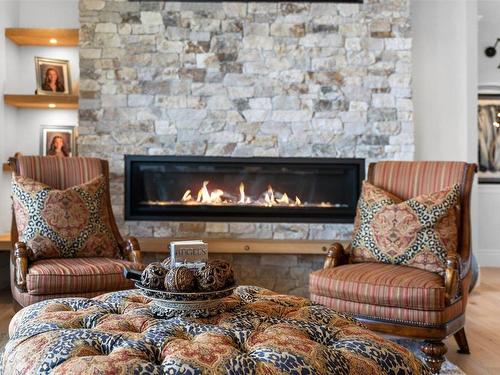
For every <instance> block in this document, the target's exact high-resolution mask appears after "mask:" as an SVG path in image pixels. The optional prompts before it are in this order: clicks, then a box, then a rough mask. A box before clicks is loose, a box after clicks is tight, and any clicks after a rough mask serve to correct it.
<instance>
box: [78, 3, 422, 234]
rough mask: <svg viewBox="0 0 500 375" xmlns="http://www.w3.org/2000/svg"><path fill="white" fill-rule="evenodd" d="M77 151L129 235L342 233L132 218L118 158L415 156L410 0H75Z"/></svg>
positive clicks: (342, 228)
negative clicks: (338, 0) (102, 171)
mask: <svg viewBox="0 0 500 375" xmlns="http://www.w3.org/2000/svg"><path fill="white" fill-rule="evenodd" d="M80 20H81V32H80V77H81V81H80V94H81V99H80V128H79V135H80V136H79V138H78V152H79V154H80V155H85V156H97V157H102V158H105V159H108V160H109V161H110V165H111V172H112V200H113V207H114V209H115V214H116V216H117V219H118V223H119V225H120V227H121V229H122V232H124V233H130V234H135V235H139V236H188V237H192V236H195V237H202V236H217V237H221V236H223V237H246V238H277V239H295V238H296V239H307V238H309V239H333V238H346V237H348V236H349V234H350V231H351V226H350V225H321V224H314V225H309V224H262V223H204V222H195V223H179V222H164V223H160V222H125V221H124V219H123V169H124V168H123V155H124V154H149V155H159V154H165V155H218V156H306V157H307V156H311V157H312V156H314V157H363V158H366V159H367V161H373V160H380V159H411V158H412V157H413V152H414V138H413V123H412V102H411V89H410V81H411V38H410V25H409V0H365V3H364V4H363V5H359V4H334V3H316V4H315V3H306V2H301V3H279V2H276V3H273V2H267V3H246V2H241V3H227V2H224V3H222V2H211V3H193V2H184V3H183V2H132V1H114V0H81V1H80Z"/></svg>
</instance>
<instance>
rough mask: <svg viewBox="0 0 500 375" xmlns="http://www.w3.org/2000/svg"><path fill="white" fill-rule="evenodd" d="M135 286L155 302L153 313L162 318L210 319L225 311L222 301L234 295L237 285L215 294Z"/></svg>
mask: <svg viewBox="0 0 500 375" xmlns="http://www.w3.org/2000/svg"><path fill="white" fill-rule="evenodd" d="M135 286H136V288H137V289H139V290H140V292H141V293H142V294H143V295H144V296H145V297H148V298H151V299H152V300H153V303H152V305H151V311H152V312H153V313H154V314H155V315H156V316H158V317H160V318H172V317H174V316H185V317H196V318H201V317H208V316H212V315H216V314H219V313H221V312H222V311H224V303H223V302H222V300H223V299H224V298H225V297H227V296H230V295H231V294H233V291H234V289H236V285H232V286H230V287H227V288H224V289H222V290H217V291H214V292H191V293H180V292H167V291H165V290H155V289H150V288H146V287H145V286H143V285H141V283H140V282H136V283H135Z"/></svg>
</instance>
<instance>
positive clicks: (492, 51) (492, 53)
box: [484, 38, 500, 57]
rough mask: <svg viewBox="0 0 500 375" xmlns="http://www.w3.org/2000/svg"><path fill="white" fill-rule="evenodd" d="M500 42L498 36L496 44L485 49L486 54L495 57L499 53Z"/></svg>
mask: <svg viewBox="0 0 500 375" xmlns="http://www.w3.org/2000/svg"><path fill="white" fill-rule="evenodd" d="M498 42H500V38H497V40H496V42H495V44H494V45H492V46H489V47H487V48H486V49H485V50H484V54H485V55H486V56H488V57H493V56H495V55H496V54H497V44H498Z"/></svg>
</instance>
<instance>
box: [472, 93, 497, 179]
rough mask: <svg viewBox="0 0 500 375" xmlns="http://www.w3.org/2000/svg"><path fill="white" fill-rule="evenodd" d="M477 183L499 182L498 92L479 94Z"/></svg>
mask: <svg viewBox="0 0 500 375" xmlns="http://www.w3.org/2000/svg"><path fill="white" fill-rule="evenodd" d="M477 121H478V164H479V173H478V177H479V183H500V94H479V101H478V112H477Z"/></svg>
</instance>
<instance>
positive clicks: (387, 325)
mask: <svg viewBox="0 0 500 375" xmlns="http://www.w3.org/2000/svg"><path fill="white" fill-rule="evenodd" d="M356 319H357V320H359V321H360V322H361V323H363V324H365V325H366V326H367V327H368V328H369V329H371V330H373V331H377V332H381V333H384V334H388V335H395V336H400V337H410V338H415V339H423V340H425V339H432V340H444V339H445V338H446V337H448V336H450V335H452V334H454V333H455V332H457V331H459V330H460V329H461V328H462V327H463V326H464V325H465V314H463V315H460V316H459V317H458V318H455V319H454V320H452V321H451V322H448V323H446V324H443V325H441V326H434V327H432V326H429V327H425V326H415V325H410V324H409V323H404V322H402V323H397V322H391V321H389V320H380V319H369V318H366V317H359V316H357V317H356Z"/></svg>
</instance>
